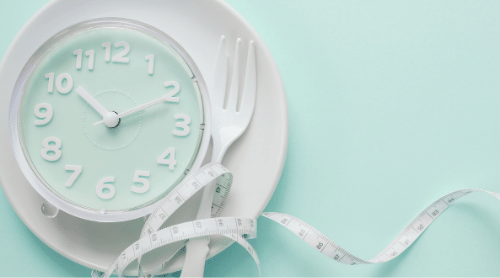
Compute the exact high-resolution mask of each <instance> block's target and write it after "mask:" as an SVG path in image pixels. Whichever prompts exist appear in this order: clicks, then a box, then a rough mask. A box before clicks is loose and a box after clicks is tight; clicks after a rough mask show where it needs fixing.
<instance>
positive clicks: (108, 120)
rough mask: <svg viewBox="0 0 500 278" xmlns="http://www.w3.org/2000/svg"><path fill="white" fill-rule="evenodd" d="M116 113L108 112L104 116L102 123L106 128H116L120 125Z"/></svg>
mask: <svg viewBox="0 0 500 278" xmlns="http://www.w3.org/2000/svg"><path fill="white" fill-rule="evenodd" d="M117 115H118V114H117V113H116V112H108V113H106V114H105V115H104V118H103V122H104V124H105V125H106V126H107V127H116V126H117V125H118V124H119V123H120V119H119V118H118V117H117Z"/></svg>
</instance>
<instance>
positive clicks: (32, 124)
mask: <svg viewBox="0 0 500 278" xmlns="http://www.w3.org/2000/svg"><path fill="white" fill-rule="evenodd" d="M193 67H194V65H193V63H192V62H191V60H189V57H188V56H187V54H185V53H184V52H183V50H182V49H181V48H180V47H178V45H176V44H175V42H173V41H172V40H171V39H170V38H169V37H168V36H166V35H165V34H163V33H160V32H159V31H158V30H155V29H153V28H152V27H149V26H146V25H144V24H140V23H136V22H130V21H126V20H106V19H103V20H97V21H92V22H85V23H81V24H78V25H75V26H71V27H69V28H68V29H66V30H65V31H63V32H60V33H59V34H58V35H56V36H54V37H53V38H51V39H50V40H49V41H47V42H46V43H45V44H44V45H43V46H42V47H41V48H40V49H39V50H38V51H37V52H36V53H35V54H34V55H33V57H32V58H31V60H30V61H29V62H28V64H27V65H26V67H25V69H24V71H23V73H22V74H21V77H20V78H19V80H18V83H17V84H16V89H15V92H14V97H13V99H14V101H13V102H12V104H11V113H12V110H15V111H17V113H15V114H16V115H15V116H16V120H17V124H13V125H12V127H13V129H14V137H17V139H18V140H17V141H18V142H19V146H20V148H21V150H20V151H21V152H22V157H23V158H24V160H22V161H25V162H27V165H29V166H28V167H21V169H22V170H23V172H24V173H25V175H26V176H27V177H28V179H29V180H30V182H31V183H32V184H34V183H35V184H36V186H35V185H34V186H35V187H36V189H37V190H38V191H39V192H40V190H42V191H44V194H42V196H44V197H46V196H51V198H52V197H54V198H56V199H58V200H59V201H56V203H57V204H59V205H61V204H64V205H63V206H66V205H67V206H66V207H68V208H76V209H75V210H74V211H82V210H83V211H90V212H94V213H96V214H100V215H105V214H113V213H115V214H116V213H123V212H128V211H134V210H139V209H141V208H144V207H147V206H149V205H151V204H153V203H154V202H156V201H157V200H159V199H160V198H161V197H163V196H165V195H166V194H167V193H168V192H169V190H171V189H172V188H173V187H174V186H175V185H177V184H178V183H179V182H180V181H181V180H182V179H183V178H184V177H185V175H186V174H187V173H188V172H189V170H191V168H192V166H193V164H194V162H195V161H197V159H198V160H199V159H200V157H201V155H200V147H201V145H202V141H204V140H205V139H204V138H205V137H206V136H203V135H204V127H205V122H204V118H205V117H204V115H205V110H204V109H205V107H206V105H205V106H204V105H203V100H204V98H205V95H206V94H205V93H204V84H200V82H202V81H201V80H200V79H201V78H199V77H197V75H196V73H197V70H193ZM200 88H201V89H200ZM16 99H17V101H16ZM14 146H16V144H14ZM18 160H19V159H18ZM21 166H22V165H21ZM30 177H31V178H30ZM34 177H36V180H35V181H33V179H34ZM37 187H38V188H37ZM54 198H52V200H54ZM52 200H49V201H52ZM57 204H56V205H57ZM63 210H68V209H64V208H63ZM69 210H71V209H69ZM69 212H70V213H71V211H69ZM144 214H145V213H143V215H144ZM139 216H140V215H139V214H135V217H139ZM86 218H88V217H86Z"/></svg>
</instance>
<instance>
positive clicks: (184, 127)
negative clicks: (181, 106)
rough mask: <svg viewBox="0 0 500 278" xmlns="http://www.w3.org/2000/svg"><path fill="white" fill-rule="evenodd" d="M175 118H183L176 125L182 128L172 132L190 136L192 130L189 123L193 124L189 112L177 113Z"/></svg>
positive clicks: (177, 134)
mask: <svg viewBox="0 0 500 278" xmlns="http://www.w3.org/2000/svg"><path fill="white" fill-rule="evenodd" d="M174 118H175V119H176V120H182V121H178V122H176V123H175V126H176V127H178V128H181V129H182V130H179V129H174V130H173V131H172V133H173V134H174V135H176V136H188V135H189V133H190V132H191V129H190V128H189V125H190V124H191V117H189V115H187V114H176V115H175V116H174Z"/></svg>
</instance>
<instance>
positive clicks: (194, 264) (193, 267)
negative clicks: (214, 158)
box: [181, 181, 217, 277]
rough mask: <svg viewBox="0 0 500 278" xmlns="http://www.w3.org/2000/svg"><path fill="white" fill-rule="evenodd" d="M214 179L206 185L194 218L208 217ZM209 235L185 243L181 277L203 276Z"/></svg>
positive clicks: (214, 183)
mask: <svg viewBox="0 0 500 278" xmlns="http://www.w3.org/2000/svg"><path fill="white" fill-rule="evenodd" d="M216 183H217V182H216V181H213V182H212V183H210V184H209V185H207V186H206V187H205V189H204V191H203V197H202V199H201V202H200V209H199V210H198V215H197V216H196V219H205V218H210V214H211V209H210V208H211V206H212V200H213V194H214V189H215V185H216ZM209 243H210V237H209V236H206V237H200V238H193V239H191V240H189V241H188V243H187V245H186V260H185V261H184V266H183V267H182V273H181V277H203V273H204V271H205V260H206V258H207V255H208V252H209V250H210V248H209V246H208V244H209Z"/></svg>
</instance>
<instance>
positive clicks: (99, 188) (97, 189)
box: [95, 177, 115, 200]
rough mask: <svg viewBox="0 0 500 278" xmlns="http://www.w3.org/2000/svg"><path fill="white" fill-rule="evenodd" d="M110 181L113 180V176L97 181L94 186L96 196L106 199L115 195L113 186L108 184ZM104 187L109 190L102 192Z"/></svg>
mask: <svg viewBox="0 0 500 278" xmlns="http://www.w3.org/2000/svg"><path fill="white" fill-rule="evenodd" d="M111 182H115V177H105V178H102V179H100V180H99V181H98V182H97V186H96V187H95V192H96V193H97V196H99V198H101V199H104V200H108V199H111V198H113V196H115V187H114V186H113V185H111V184H109V183H111ZM104 189H108V190H109V192H107V193H104V192H103V191H104Z"/></svg>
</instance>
